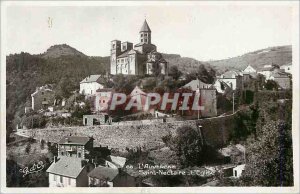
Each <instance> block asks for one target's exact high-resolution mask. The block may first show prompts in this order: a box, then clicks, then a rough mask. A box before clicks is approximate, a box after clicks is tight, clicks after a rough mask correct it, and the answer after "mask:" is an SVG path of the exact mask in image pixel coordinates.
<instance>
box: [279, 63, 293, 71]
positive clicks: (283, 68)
mask: <svg viewBox="0 0 300 194" xmlns="http://www.w3.org/2000/svg"><path fill="white" fill-rule="evenodd" d="M280 69H282V70H284V72H286V73H290V74H292V63H288V64H286V65H282V66H280Z"/></svg>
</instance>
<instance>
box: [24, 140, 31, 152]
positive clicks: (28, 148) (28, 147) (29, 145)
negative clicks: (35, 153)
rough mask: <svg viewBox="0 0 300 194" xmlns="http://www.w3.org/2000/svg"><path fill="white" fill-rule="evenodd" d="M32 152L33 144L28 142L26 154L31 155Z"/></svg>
mask: <svg viewBox="0 0 300 194" xmlns="http://www.w3.org/2000/svg"><path fill="white" fill-rule="evenodd" d="M30 150H31V144H30V142H28V143H27V145H26V148H25V152H26V153H27V154H29V153H30Z"/></svg>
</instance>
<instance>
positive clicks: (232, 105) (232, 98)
mask: <svg viewBox="0 0 300 194" xmlns="http://www.w3.org/2000/svg"><path fill="white" fill-rule="evenodd" d="M233 113H234V92H233V96H232V114H233Z"/></svg>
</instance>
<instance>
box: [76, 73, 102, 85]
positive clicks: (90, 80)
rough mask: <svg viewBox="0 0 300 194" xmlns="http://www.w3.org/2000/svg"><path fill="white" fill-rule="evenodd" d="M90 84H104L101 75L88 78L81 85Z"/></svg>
mask: <svg viewBox="0 0 300 194" xmlns="http://www.w3.org/2000/svg"><path fill="white" fill-rule="evenodd" d="M90 82H97V83H103V80H102V79H101V75H89V76H87V77H86V78H84V79H83V80H82V81H81V82H80V83H90Z"/></svg>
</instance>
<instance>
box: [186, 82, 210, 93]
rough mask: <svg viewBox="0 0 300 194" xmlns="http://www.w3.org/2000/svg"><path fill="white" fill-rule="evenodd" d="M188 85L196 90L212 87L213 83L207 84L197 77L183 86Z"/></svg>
mask: <svg viewBox="0 0 300 194" xmlns="http://www.w3.org/2000/svg"><path fill="white" fill-rule="evenodd" d="M188 87H190V88H191V89H192V90H193V91H196V90H198V89H209V88H211V87H212V84H206V83H204V82H202V81H200V80H199V79H195V80H192V81H190V82H189V83H187V84H185V85H184V86H183V88H188Z"/></svg>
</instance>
